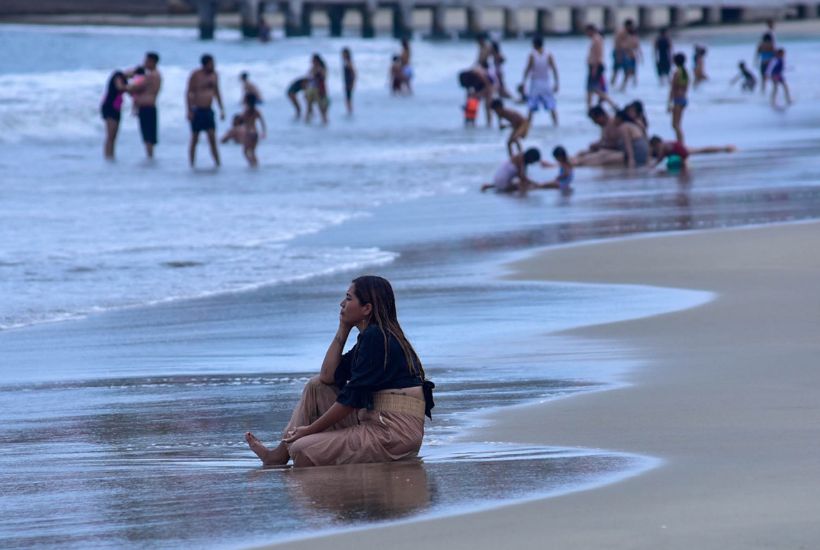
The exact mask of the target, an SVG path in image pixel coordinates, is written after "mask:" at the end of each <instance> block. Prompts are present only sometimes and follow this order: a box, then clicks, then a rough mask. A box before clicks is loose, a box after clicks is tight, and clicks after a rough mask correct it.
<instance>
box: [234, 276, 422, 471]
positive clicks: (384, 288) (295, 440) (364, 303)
mask: <svg viewBox="0 0 820 550" xmlns="http://www.w3.org/2000/svg"><path fill="white" fill-rule="evenodd" d="M340 305H341V312H340V314H339V328H338V329H337V330H336V335H335V336H334V337H333V340H332V341H331V343H330V346H329V347H328V350H327V353H326V354H325V359H324V361H323V362H322V368H321V371H320V373H319V375H318V376H314V377H313V378H311V379H310V380H309V381H308V383H307V385H306V386H305V389H304V391H303V392H302V398H301V399H300V400H299V403H298V404H297V405H296V408H295V409H294V411H293V416H291V419H290V422H289V423H288V425H287V427H286V428H285V431H284V435H283V437H282V441H281V442H280V443H279V445H278V446H276V447H275V448H273V449H269V448H267V447H266V446H265V445H263V444H262V442H261V441H259V439H257V438H256V437H255V436H254V435H253V434H252V433H250V432H248V433H246V434H245V440H246V441H247V442H248V445H249V446H250V448H251V450H252V451H253V452H254V453H255V454H256V456H258V457H259V459H260V460H262V464H263V465H265V466H280V465H285V464H287V462H288V460H289V459H291V458H292V459H293V465H294V466H297V467H301V466H328V465H334V464H358V463H367V462H391V461H394V460H401V459H404V458H411V457H414V456H416V455H417V453H418V451H419V448H420V447H421V442H422V437H423V436H424V416H425V415H427V416H430V410H431V409H432V408H433V388H434V387H435V386H434V384H433V383H432V382H430V381H429V380H426V379H425V375H424V369H423V368H422V365H421V361H420V360H419V357H418V355H417V354H416V351H415V350H414V349H413V346H412V345H411V344H410V342H409V341H408V340H407V338H406V337H405V335H404V332H403V331H402V328H401V326H400V325H399V321H398V318H397V315H396V301H395V298H394V295H393V289H392V287H391V286H390V282H389V281H387V280H386V279H383V278H381V277H376V276H372V275H367V276H363V277H358V278H356V279H354V280H353V282H352V283H351V285H350V287H349V288H348V290H347V293H346V294H345V297H344V298H343V299H342V303H341V304H340ZM353 327H356V328H357V329H358V331H359V337H358V338H357V339H356V345H355V346H353V348H352V349H351V350H350V351H348V352H347V353H345V354H342V350H343V348H344V345H345V342H346V341H347V339H348V337H349V335H350V332H351V330H352V329H353Z"/></svg>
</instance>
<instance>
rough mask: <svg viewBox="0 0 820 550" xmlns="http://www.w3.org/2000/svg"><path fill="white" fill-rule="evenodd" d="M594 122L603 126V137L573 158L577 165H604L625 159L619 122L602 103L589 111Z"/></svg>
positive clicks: (574, 163) (573, 162)
mask: <svg viewBox="0 0 820 550" xmlns="http://www.w3.org/2000/svg"><path fill="white" fill-rule="evenodd" d="M587 116H588V117H589V118H590V120H592V122H593V123H594V124H595V125H596V126H598V127H600V128H601V137H600V139H598V141H596V142H594V143H591V144H590V145H589V148H588V149H586V150H584V151H580V152H579V153H578V154H576V155H575V157H573V158H572V159H571V162H572V164H573V165H575V166H603V165H606V164H619V163H621V162H622V160H623V152H622V151H621V146H620V142H621V134H620V130H619V129H618V124H617V122H616V121H615V120H614V119H613V118H612V117H610V116H609V114H608V113H607V112H606V111H605V110H604V108H603V107H601V106H600V105H598V106H596V107H593V108H592V109H590V110H589V112H588V113H587Z"/></svg>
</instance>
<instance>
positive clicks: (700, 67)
mask: <svg viewBox="0 0 820 550" xmlns="http://www.w3.org/2000/svg"><path fill="white" fill-rule="evenodd" d="M692 68H693V72H694V74H695V81H694V83H693V85H694V86H695V87H696V88H697V87H698V85H699V84H700V83H701V82H704V81H706V80H709V77H708V76H706V48H705V47H704V46H699V45H696V46H695V52H694V55H693V56H692Z"/></svg>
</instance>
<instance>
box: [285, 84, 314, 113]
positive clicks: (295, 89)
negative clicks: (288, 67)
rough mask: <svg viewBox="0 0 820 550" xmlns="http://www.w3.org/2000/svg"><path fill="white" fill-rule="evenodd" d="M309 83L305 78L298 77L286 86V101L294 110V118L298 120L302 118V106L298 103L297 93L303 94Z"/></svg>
mask: <svg viewBox="0 0 820 550" xmlns="http://www.w3.org/2000/svg"><path fill="white" fill-rule="evenodd" d="M309 82H310V81H309V80H308V79H307V78H305V77H300V78H297V79H296V80H294V81H293V82H291V83H290V86H288V99H289V100H290V102H291V104H293V108H294V109H296V118H297V119H299V118H301V116H302V106H301V104H300V103H299V92H304V91H305V90H307V87H308V83H309Z"/></svg>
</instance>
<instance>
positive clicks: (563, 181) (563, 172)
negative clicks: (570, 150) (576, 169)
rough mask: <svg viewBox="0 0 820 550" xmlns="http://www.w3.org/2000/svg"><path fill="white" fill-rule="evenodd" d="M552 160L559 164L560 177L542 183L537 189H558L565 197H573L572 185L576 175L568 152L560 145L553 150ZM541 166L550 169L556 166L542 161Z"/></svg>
mask: <svg viewBox="0 0 820 550" xmlns="http://www.w3.org/2000/svg"><path fill="white" fill-rule="evenodd" d="M552 158H554V159H555V161H556V162H557V163H558V164H557V166H558V175H557V176H556V177H555V179H553V180H551V181H548V182H545V183H540V184H538V185H536V186H535V187H536V188H537V189H557V190H558V191H560V192H561V194H562V195H564V196H567V195H571V194H572V192H573V190H572V187H571V184H572V178H573V175H574V173H573V169H572V163H571V162H570V161H569V157H568V156H567V150H566V149H564V148H563V147H561V146H560V145H559V146H558V147H556V148H555V149H553V150H552ZM541 166H544V167H550V166H556V165H555V164H553V163H551V162H546V161H541Z"/></svg>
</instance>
